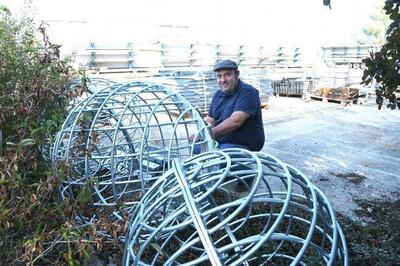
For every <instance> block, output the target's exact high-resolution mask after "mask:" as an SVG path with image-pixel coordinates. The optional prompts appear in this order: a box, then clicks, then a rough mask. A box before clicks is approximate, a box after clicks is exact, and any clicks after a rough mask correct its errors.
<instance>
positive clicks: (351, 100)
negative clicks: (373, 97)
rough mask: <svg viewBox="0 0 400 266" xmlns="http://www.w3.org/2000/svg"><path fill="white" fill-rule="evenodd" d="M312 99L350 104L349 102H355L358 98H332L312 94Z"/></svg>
mask: <svg viewBox="0 0 400 266" xmlns="http://www.w3.org/2000/svg"><path fill="white" fill-rule="evenodd" d="M310 99H311V100H315V101H322V102H326V103H337V104H341V105H349V104H355V103H357V99H346V100H345V99H332V98H326V97H321V96H314V95H312V96H310Z"/></svg>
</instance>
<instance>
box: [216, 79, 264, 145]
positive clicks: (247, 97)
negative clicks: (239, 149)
mask: <svg viewBox="0 0 400 266" xmlns="http://www.w3.org/2000/svg"><path fill="white" fill-rule="evenodd" d="M236 111H243V112H246V113H248V114H250V117H249V118H248V119H247V120H246V121H245V122H244V123H243V125H242V126H241V127H239V128H238V129H236V130H235V131H234V132H232V133H230V134H226V135H223V136H220V137H218V138H216V139H215V140H216V141H218V143H220V144H224V143H232V144H240V145H245V146H247V147H249V149H250V150H252V151H259V150H261V148H262V147H263V145H264V140H265V137H264V127H263V122H262V115H261V102H260V97H259V94H258V90H256V89H255V88H254V87H253V86H251V85H249V84H247V83H245V82H243V81H241V80H239V82H238V85H237V87H236V89H235V90H234V91H233V92H231V93H229V94H225V93H223V92H222V90H218V91H217V92H216V93H215V94H214V96H213V99H212V101H211V106H210V110H209V111H208V116H209V117H212V118H214V119H215V121H216V125H218V124H220V123H221V122H222V121H224V120H225V119H227V118H229V117H230V116H231V114H232V113H233V112H236Z"/></svg>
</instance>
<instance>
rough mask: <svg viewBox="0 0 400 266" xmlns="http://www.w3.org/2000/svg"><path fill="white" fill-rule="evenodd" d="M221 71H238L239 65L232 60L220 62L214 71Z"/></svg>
mask: <svg viewBox="0 0 400 266" xmlns="http://www.w3.org/2000/svg"><path fill="white" fill-rule="evenodd" d="M221 69H234V70H237V69H238V65H237V64H236V63H235V62H233V61H232V60H229V59H228V60H222V61H220V62H218V63H217V64H216V65H215V67H214V71H219V70H221Z"/></svg>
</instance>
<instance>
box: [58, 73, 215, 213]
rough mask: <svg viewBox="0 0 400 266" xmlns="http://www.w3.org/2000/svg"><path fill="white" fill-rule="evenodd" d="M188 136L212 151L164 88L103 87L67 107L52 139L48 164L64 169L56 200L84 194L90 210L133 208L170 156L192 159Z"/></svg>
mask: <svg viewBox="0 0 400 266" xmlns="http://www.w3.org/2000/svg"><path fill="white" fill-rule="evenodd" d="M191 135H193V136H194V137H195V138H196V137H198V139H200V140H201V141H199V142H198V143H197V144H198V145H200V146H201V147H202V150H204V151H207V150H211V149H214V146H215V143H214V141H213V139H212V138H211V136H210V134H209V129H208V127H207V125H206V124H205V122H204V120H203V118H202V117H201V115H200V113H199V112H198V111H197V110H196V109H195V108H194V107H193V106H192V105H191V104H190V103H189V102H188V101H187V100H185V99H184V98H183V97H182V96H180V95H179V94H177V93H175V92H173V91H171V90H169V89H168V88H166V87H165V86H161V85H157V84H152V83H147V82H138V81H136V82H129V83H125V84H115V85H111V86H105V87H103V88H101V89H100V90H98V91H97V92H94V93H93V94H92V95H90V96H89V97H87V98H85V99H83V100H82V101H81V102H79V103H78V104H76V105H75V106H74V107H73V108H72V110H71V111H70V113H69V115H68V117H67V118H66V120H65V122H64V124H63V126H62V128H61V130H60V131H59V133H58V134H57V136H56V138H55V141H54V145H53V148H52V156H51V160H52V163H53V164H55V163H57V162H59V161H64V162H66V163H67V164H68V166H69V167H68V169H69V173H68V178H67V180H66V181H65V182H63V184H62V186H61V196H62V198H63V199H64V198H66V197H77V196H78V194H79V193H80V192H81V191H82V190H86V191H87V190H88V191H90V193H91V198H92V202H93V204H94V205H95V206H110V205H116V204H118V203H123V204H125V205H134V204H135V203H137V202H138V200H139V199H140V197H141V195H143V193H144V192H145V191H146V188H148V187H149V186H150V185H151V184H152V183H153V182H154V181H155V180H156V179H157V178H158V177H160V176H161V175H162V174H163V173H164V172H166V171H167V170H168V169H169V168H170V166H171V162H172V159H173V158H179V159H186V158H189V157H191V156H192V155H193V150H194V145H195V144H194V143H192V142H191V141H189V137H190V136H191ZM88 188H89V189H88Z"/></svg>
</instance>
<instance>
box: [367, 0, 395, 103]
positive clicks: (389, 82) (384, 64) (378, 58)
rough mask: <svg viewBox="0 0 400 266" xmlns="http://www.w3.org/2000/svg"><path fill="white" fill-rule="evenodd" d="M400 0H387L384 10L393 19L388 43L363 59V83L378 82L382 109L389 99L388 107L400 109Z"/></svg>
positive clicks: (377, 99) (378, 95)
mask: <svg viewBox="0 0 400 266" xmlns="http://www.w3.org/2000/svg"><path fill="white" fill-rule="evenodd" d="M399 6H400V1H399V0H386V2H385V6H384V10H385V11H386V14H387V15H388V16H389V18H390V20H391V24H390V25H389V28H388V30H387V31H386V43H385V44H384V45H383V46H382V48H381V49H380V50H379V51H377V52H375V53H371V54H370V57H369V58H366V59H364V60H363V63H365V70H364V75H363V77H362V80H363V81H362V83H363V84H366V85H368V84H370V83H371V82H372V81H376V82H377V83H378V88H377V89H376V103H377V104H378V108H379V109H381V107H382V105H383V103H384V100H385V99H386V100H388V101H389V103H388V104H387V107H389V108H391V109H396V106H397V108H399V109H400V96H399V94H398V93H399V86H400V13H399Z"/></svg>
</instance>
